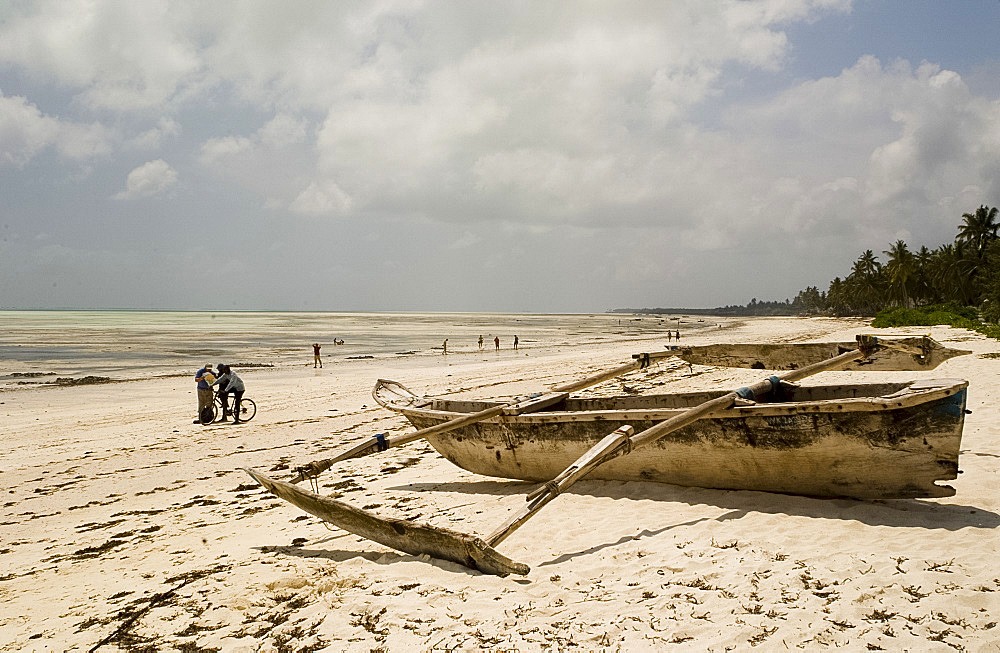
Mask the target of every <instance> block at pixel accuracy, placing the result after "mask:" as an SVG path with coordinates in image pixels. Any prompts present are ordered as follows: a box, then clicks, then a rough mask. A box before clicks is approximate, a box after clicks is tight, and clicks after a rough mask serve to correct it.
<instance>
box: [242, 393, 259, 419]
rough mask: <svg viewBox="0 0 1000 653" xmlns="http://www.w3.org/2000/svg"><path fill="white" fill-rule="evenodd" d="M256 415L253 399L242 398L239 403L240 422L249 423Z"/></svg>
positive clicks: (255, 405)
mask: <svg viewBox="0 0 1000 653" xmlns="http://www.w3.org/2000/svg"><path fill="white" fill-rule="evenodd" d="M256 414H257V404H255V403H254V402H253V399H247V398H246V397H244V398H243V399H242V400H241V401H240V421H241V422H249V421H250V420H252V419H253V416H254V415H256Z"/></svg>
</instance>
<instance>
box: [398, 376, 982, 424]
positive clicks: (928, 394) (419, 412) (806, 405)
mask: <svg viewBox="0 0 1000 653" xmlns="http://www.w3.org/2000/svg"><path fill="white" fill-rule="evenodd" d="M914 384H919V385H918V387H916V388H914V387H913V385H914ZM928 384H935V385H930V386H929V387H928ZM837 385H840V386H845V387H847V386H852V387H856V386H857V385H860V384H837ZM837 385H833V386H817V387H837ZM871 385H885V384H881V383H874V384H871ZM968 385H969V382H968V381H965V380H962V379H927V380H924V379H917V380H914V381H912V382H911V383H910V385H907V386H906V387H904V388H903V389H902V390H899V391H897V392H895V393H893V394H891V395H879V396H867V397H866V396H862V397H844V398H839V399H816V400H811V401H786V402H773V403H770V402H760V403H756V404H752V405H746V406H742V405H741V406H733V407H731V408H729V409H728V410H727V411H726V414H724V415H715V416H713V417H712V418H711V419H730V418H740V417H774V416H789V415H803V414H817V413H826V414H843V413H852V412H854V413H872V412H883V411H890V410H899V409H905V408H910V407H913V406H919V405H921V404H925V403H928V402H932V401H935V400H938V399H944V398H946V397H950V396H952V395H954V394H957V393H958V392H960V391H962V390H964V389H966V388H967V387H968ZM676 394H684V393H676ZM676 394H674V395H647V396H646V398H649V399H652V398H655V397H657V396H664V397H669V396H676ZM691 394H697V392H693V393H691ZM423 399H424V400H426V401H428V402H432V401H433V400H434V399H442V398H441V397H423ZM607 399H612V400H613V399H614V397H607ZM446 401H466V402H468V403H470V404H479V407H478V409H479V410H482V409H485V408H489V407H490V406H496V405H502V404H503V402H499V401H482V400H446ZM425 406H426V404H425ZM386 407H387V408H389V409H390V410H393V411H396V412H398V413H400V414H402V415H404V416H410V415H414V416H417V417H423V418H435V419H441V420H449V419H454V418H456V417H460V416H462V415H467V414H470V413H471V412H473V410H472V409H470V410H469V411H456V410H441V409H435V408H429V407H416V406H413V405H405V406H401V405H394V404H392V403H389V404H387V405H386ZM684 410H686V409H685V408H684V407H673V408H658V407H655V406H650V407H647V408H627V409H613V408H612V409H602V410H586V411H566V410H557V411H538V412H533V413H526V414H522V415H513V416H511V415H501V416H497V417H492V418H489V419H485V420H483V422H487V423H499V422H505V423H510V422H521V423H525V424H530V423H546V422H553V421H566V422H572V421H592V420H594V421H598V420H601V421H603V420H609V421H610V420H619V421H628V420H640V421H649V420H650V419H653V420H660V419H667V418H668V417H670V416H671V415H675V414H677V413H679V412H683V411H684Z"/></svg>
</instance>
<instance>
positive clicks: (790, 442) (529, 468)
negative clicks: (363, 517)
mask: <svg viewBox="0 0 1000 653" xmlns="http://www.w3.org/2000/svg"><path fill="white" fill-rule="evenodd" d="M967 386H968V382H966V381H961V380H955V379H936V380H921V381H909V382H898V383H867V384H845V385H819V386H792V385H785V384H782V385H781V386H780V391H779V392H776V393H771V395H770V396H768V397H767V398H766V399H765V400H763V401H758V402H755V403H753V404H752V405H745V406H734V407H732V408H730V409H729V410H728V411H726V412H725V413H724V414H722V415H718V416H714V417H710V418H706V419H702V420H699V421H697V422H694V423H692V424H689V425H688V426H686V427H684V428H682V429H680V430H678V431H675V432H673V433H671V434H669V435H667V436H666V437H663V438H661V439H659V440H658V441H656V442H654V443H652V444H650V445H648V446H647V447H645V448H644V449H643V451H642V452H641V453H638V454H637V455H633V456H621V457H619V458H617V459H615V460H612V461H609V462H607V463H606V464H604V465H602V466H601V467H599V468H598V469H596V470H595V471H593V472H592V473H591V474H590V477H591V478H595V479H605V480H617V481H652V482H659V483H672V484H675V485H682V486H696V487H704V488H719V489H740V490H760V491H766V492H779V493H787V494H801V495H807V496H819V497H853V498H857V499H899V498H914V497H946V496H952V495H954V493H955V490H954V489H953V488H951V487H950V486H947V485H937V483H936V482H937V481H946V480H951V479H954V478H956V477H957V475H958V454H959V449H960V445H961V440H962V426H963V423H964V419H965V406H966V388H967ZM373 394H374V396H375V398H376V400H377V401H378V402H379V403H380V404H381V405H382V406H384V407H385V408H388V409H390V410H393V411H396V412H398V413H401V414H402V415H404V416H406V418H407V419H408V420H409V421H410V422H411V423H412V424H413V425H414V426H415V427H417V428H418V429H426V428H427V427H430V426H434V425H436V424H442V423H445V422H449V421H451V420H454V419H456V418H459V417H461V416H463V415H466V414H469V413H476V412H479V411H482V410H485V409H487V408H489V407H491V406H495V405H498V402H490V401H466V400H455V399H446V398H435V397H421V396H418V395H416V394H414V393H412V392H410V391H409V390H407V389H406V388H405V387H404V386H402V385H400V384H398V383H396V382H393V381H384V380H383V381H380V382H379V383H378V384H377V386H376V388H375V391H374V393H373ZM722 394H724V393H723V392H721V391H719V392H685V393H677V394H669V395H652V396H615V397H608V398H588V399H584V398H572V397H571V398H567V399H564V400H563V401H561V402H559V403H557V404H555V405H552V406H550V407H548V408H546V409H545V410H542V411H538V412H532V413H528V414H521V415H504V414H501V415H498V416H496V417H493V418H490V419H486V420H482V421H478V422H475V423H473V424H470V425H468V426H465V427H462V428H459V429H455V430H452V431H449V432H446V433H441V434H437V435H433V434H432V435H429V436H427V438H426V439H427V441H428V442H429V443H430V444H431V446H432V447H434V449H436V450H437V451H438V452H439V453H440V454H441V455H442V456H444V457H445V458H446V459H448V460H449V461H450V462H452V463H454V464H455V465H457V466H459V467H461V468H462V469H465V470H468V471H470V472H474V473H476V474H482V475H485V476H495V477H502V478H510V479H521V480H527V481H547V480H549V479H551V478H553V477H555V476H556V475H557V474H559V472H561V471H562V470H563V469H565V468H566V467H567V466H569V465H571V464H572V463H573V461H574V460H576V459H577V458H579V457H580V456H581V455H583V454H584V453H585V452H586V451H587V450H588V449H590V448H591V447H592V446H594V445H595V444H597V442H599V441H600V440H601V439H602V438H603V437H604V436H606V435H607V434H608V433H610V432H612V431H614V430H615V429H617V428H619V427H621V426H624V425H630V426H632V427H633V428H634V429H635V430H636V431H641V430H644V429H646V428H649V427H651V426H652V425H654V424H657V423H659V422H662V421H664V420H667V419H670V418H671V417H673V416H674V415H678V414H680V413H682V412H684V411H685V410H687V409H690V408H691V407H693V406H697V405H699V404H702V403H704V402H706V401H709V400H711V399H714V398H716V397H717V396H721V395H722Z"/></svg>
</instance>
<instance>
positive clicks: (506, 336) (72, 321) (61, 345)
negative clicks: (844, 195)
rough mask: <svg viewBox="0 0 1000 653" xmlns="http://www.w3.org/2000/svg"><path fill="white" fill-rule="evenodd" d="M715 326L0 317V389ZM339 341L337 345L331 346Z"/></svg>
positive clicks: (497, 317) (414, 318)
mask: <svg viewBox="0 0 1000 653" xmlns="http://www.w3.org/2000/svg"><path fill="white" fill-rule="evenodd" d="M719 321H720V319H719V318H698V317H686V316H652V315H643V316H638V315H626V314H617V313H615V314H611V313H598V314H573V315H543V314H500V313H496V314H494V313H338V312H329V313H327V312H308V313H298V312H242V311H239V312H236V311H233V312H229V311H225V312H196V311H111V310H100V311H79V310H60V311H36V310H29V311H0V388H4V387H6V388H15V387H24V386H26V385H35V384H39V383H51V382H54V381H55V380H56V378H60V377H61V378H81V377H84V376H100V377H108V378H111V379H136V378H143V377H148V376H165V375H172V374H191V373H193V372H194V370H196V369H198V368H199V367H200V366H201V365H202V364H204V363H207V362H212V363H213V364H214V363H219V362H225V363H229V364H234V365H237V366H238V365H240V364H244V365H273V366H279V367H280V366H285V365H305V364H309V363H311V362H312V348H311V346H310V345H311V343H313V342H318V343H320V344H321V345H322V346H323V350H322V354H323V361H324V364H334V365H335V364H337V363H338V361H347V360H350V359H351V358H352V357H374V358H399V357H404V356H429V355H440V353H441V344H442V342H443V341H444V339H445V338H448V351H449V353H454V354H461V353H466V352H475V351H478V344H477V341H478V338H479V336H480V335H482V336H483V339H484V350H485V351H494V346H493V338H494V337H495V336H498V337H499V338H500V344H501V347H502V348H503V349H504V350H508V349H510V348H511V346H512V344H513V339H514V336H515V335H517V336H518V338H519V340H520V345H521V346H522V347H525V348H530V347H531V346H532V345H533V344H536V343H539V344H543V345H545V346H559V345H562V344H567V345H568V344H575V345H579V344H587V343H600V342H601V341H602V340H611V339H614V340H620V339H622V337H623V336H624V337H628V336H633V335H634V336H649V335H655V334H657V333H662V334H664V336H665V334H666V330H667V329H670V330H675V329H678V328H679V329H680V330H681V331H682V333H683V332H690V331H692V330H693V329H701V328H707V327H715V326H716V325H717V324H718V322H719ZM335 340H343V342H344V344H343V345H335V344H334V341H335Z"/></svg>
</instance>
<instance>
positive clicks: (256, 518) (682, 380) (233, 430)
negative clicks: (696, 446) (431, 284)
mask: <svg viewBox="0 0 1000 653" xmlns="http://www.w3.org/2000/svg"><path fill="white" fill-rule="evenodd" d="M741 322H742V323H741V324H739V325H733V326H732V328H729V329H725V330H722V331H713V332H704V333H702V334H700V335H697V336H695V335H693V336H692V337H691V338H690V339H686V340H687V341H688V342H690V344H707V343H708V342H721V341H724V342H741V341H759V342H789V341H810V340H811V341H831V340H850V339H853V336H854V334H855V333H856V332H860V331H868V332H878V333H884V334H887V335H889V334H898V335H904V334H905V335H924V334H925V333H927V332H928V331H930V332H931V335H932V336H933V337H934V338H935V339H937V340H938V341H940V342H942V343H947V344H951V345H952V346H960V347H961V348H965V349H972V350H973V351H974V352H975V353H974V354H972V355H970V356H964V357H959V358H956V359H952V360H950V361H947V362H946V363H944V364H943V365H942V366H941V367H939V368H938V369H937V370H932V371H928V372H916V373H900V372H889V373H877V372H830V373H824V374H823V375H822V378H821V379H820V378H817V380H816V382H817V383H819V382H824V383H831V382H832V383H835V382H845V383H849V382H858V383H861V382H865V381H868V380H872V379H881V378H886V375H888V378H893V379H901V378H904V377H915V378H933V377H958V378H966V379H968V380H969V381H970V382H971V384H970V387H969V406H968V407H969V409H970V410H972V413H971V414H970V415H968V416H967V418H966V427H965V433H964V438H963V447H962V448H963V453H962V457H961V459H960V465H961V468H962V469H963V471H964V473H963V474H961V475H960V476H959V478H958V479H957V480H956V481H953V482H951V484H952V485H953V486H954V487H955V488H956V489H957V491H958V492H957V494H956V495H955V496H954V497H949V498H944V499H932V500H931V499H929V500H906V501H889V502H871V503H865V502H858V501H850V500H821V499H810V498H807V497H798V496H786V495H776V494H767V493H759V492H746V491H719V490H704V489H699V488H682V487H678V486H671V485H659V484H652V483H620V482H606V481H592V480H586V479H585V480H583V481H580V483H578V484H577V485H575V486H574V487H573V489H572V490H571V491H570V492H568V493H567V494H566V495H565V496H561V497H560V498H559V499H558V500H557V501H558V505H554V506H552V507H550V508H549V509H547V510H546V511H543V512H542V513H541V514H539V516H538V517H536V518H535V519H534V520H532V522H531V524H530V525H526V526H525V528H523V529H521V530H519V531H518V532H517V533H515V534H514V535H512V536H511V538H510V539H509V540H507V541H505V542H504V543H503V545H502V546H501V547H500V548H501V551H502V552H503V553H504V554H505V555H508V556H510V557H512V558H514V559H516V560H519V561H524V562H527V563H528V564H530V565H531V567H532V570H531V572H530V573H529V575H528V576H526V577H524V578H512V577H508V578H505V579H502V578H497V577H490V576H483V575H479V574H476V573H474V572H470V571H468V570H466V569H464V568H462V567H459V566H457V565H454V564H451V563H445V562H440V561H435V560H422V559H419V558H416V557H414V556H408V555H405V554H401V553H398V552H396V551H393V550H391V549H386V548H384V547H382V546H380V545H378V544H375V543H373V542H370V541H367V540H361V539H360V538H357V537H355V536H353V535H349V534H346V533H344V532H343V531H337V530H328V529H326V528H325V527H324V526H323V524H321V523H320V522H319V521H318V520H316V519H315V518H312V517H310V516H308V515H306V514H305V513H302V512H300V511H298V510H296V509H295V508H293V507H291V506H289V505H288V504H286V503H284V502H282V501H279V500H277V499H275V498H274V497H272V496H271V495H269V494H267V493H266V492H264V491H262V490H261V488H259V487H258V486H257V485H256V484H255V483H253V481H252V480H251V479H250V478H249V477H248V476H247V475H246V474H245V473H244V472H243V471H241V468H243V467H256V468H259V469H261V470H262V471H265V472H266V473H268V474H270V475H274V476H278V477H280V476H281V475H282V474H286V473H287V471H288V469H289V468H291V467H294V466H295V465H299V464H303V463H305V462H308V461H310V460H315V459H319V458H323V457H328V456H329V455H330V453H331V452H334V451H338V450H340V449H342V448H343V447H345V446H348V445H350V444H352V443H355V442H358V441H360V440H362V439H365V438H369V437H371V436H372V435H373V434H374V433H379V432H384V433H389V434H399V433H405V432H410V431H411V430H412V429H411V427H409V426H408V425H407V424H406V423H405V421H404V420H403V419H402V418H398V417H396V416H395V415H394V414H391V413H389V411H386V410H384V409H382V408H381V407H379V406H377V405H376V404H375V403H374V402H373V401H372V399H371V397H370V395H369V393H370V390H371V387H372V385H373V384H374V380H375V379H376V378H394V379H396V380H398V381H401V382H404V383H405V384H406V385H408V386H409V387H411V388H413V389H414V390H419V391H421V392H427V393H428V394H436V395H450V396H456V397H470V398H471V397H475V398H487V397H509V396H514V395H523V394H528V393H531V392H538V391H541V390H544V389H546V388H547V387H551V386H552V385H556V384H559V383H564V382H567V381H570V380H573V379H576V378H581V377H583V376H587V375H589V374H591V373H594V372H595V371H598V370H602V369H607V368H609V367H612V366H615V365H617V364H620V363H622V362H626V361H627V360H629V359H630V357H631V354H632V353H637V352H638V351H641V350H647V351H649V350H650V349H651V348H652V347H653V345H656V350H659V348H660V346H662V345H661V343H660V340H659V338H658V337H657V336H652V335H651V336H649V338H644V339H621V340H616V341H613V342H608V343H583V344H569V345H567V344H559V345H557V346H552V347H543V346H538V347H534V348H527V349H525V350H524V351H523V352H522V351H519V352H517V355H514V352H511V351H510V350H505V351H504V352H502V354H503V355H502V356H501V357H500V358H494V357H491V356H485V355H484V356H480V355H478V354H480V353H481V352H478V351H474V352H469V353H468V354H461V355H459V354H455V355H453V354H452V352H451V346H449V354H448V355H447V356H442V355H440V354H438V355H437V356H436V357H435V356H433V355H428V356H422V357H407V356H403V357H400V358H397V359H367V360H353V361H350V362H349V363H344V364H340V365H335V366H327V367H324V368H323V369H316V370H313V369H312V368H309V367H308V366H307V365H306V363H305V358H303V364H302V365H295V366H282V367H276V368H269V369H262V370H249V371H248V372H249V373H248V374H247V375H246V376H245V377H244V378H245V381H246V383H247V396H249V397H251V398H253V399H254V400H255V401H256V402H257V404H258V414H257V416H256V417H255V418H254V420H253V421H252V422H249V423H247V424H243V425H238V426H233V425H212V426H209V427H202V426H200V425H193V424H191V417H192V416H193V413H194V412H195V404H196V401H195V395H194V383H193V382H191V380H190V379H188V378H186V377H187V376H188V375H182V376H177V377H171V378H154V379H142V380H140V381H138V382H135V383H118V384H99V385H82V386H75V387H72V388H65V387H50V388H35V389H31V390H27V391H8V392H3V393H0V415H3V416H4V420H5V444H7V447H5V448H4V450H3V451H0V480H2V482H3V485H4V487H5V488H6V489H7V493H6V495H5V496H6V497H7V498H6V499H5V500H4V502H3V507H2V511H0V599H2V600H3V605H4V607H3V608H2V609H0V642H6V644H0V650H2V651H8V650H9V651H14V650H53V649H58V650H89V649H90V648H91V647H93V646H94V645H95V644H97V643H99V642H101V641H102V640H104V639H105V638H107V637H109V636H112V639H113V641H109V642H108V643H107V644H106V645H105V646H103V647H102V648H101V649H100V650H115V648H116V647H117V648H119V649H128V648H135V647H139V646H155V647H158V648H164V649H169V648H173V647H180V646H186V647H195V646H197V647H201V648H221V649H223V650H227V651H229V650H236V651H243V650H246V651H252V650H259V649H261V648H265V649H268V648H279V647H291V648H293V649H299V648H309V649H311V650H323V649H326V650H331V651H334V650H351V651H355V650H357V651H370V650H372V649H377V648H380V647H381V648H384V649H387V650H432V649H434V648H435V647H437V648H439V649H443V648H447V649H450V650H470V651H471V650H481V649H484V648H485V649H496V648H509V649H518V650H543V649H551V648H555V647H559V648H568V647H571V646H575V647H579V648H580V650H600V649H608V650H616V649H617V648H621V649H622V650H662V649H664V648H670V646H669V645H671V644H682V647H681V648H680V649H679V650H688V649H691V648H695V649H697V650H717V651H723V650H726V649H727V648H732V647H736V648H737V649H746V648H749V647H755V646H760V647H761V650H773V649H775V648H779V649H784V648H785V647H786V646H787V647H788V648H795V647H799V648H807V649H808V648H812V647H815V646H817V645H826V646H846V647H849V648H852V649H865V648H868V649H872V647H878V648H882V649H885V650H899V649H912V650H942V651H947V650H952V649H953V648H954V647H955V646H962V647H965V648H967V649H969V650H984V651H985V650H993V649H991V648H990V647H991V646H994V644H995V643H996V642H998V641H1000V626H997V625H996V623H994V622H995V621H996V615H997V614H1000V579H997V574H996V572H995V560H996V559H997V555H998V554H1000V544H998V540H1000V538H997V532H998V529H1000V498H998V497H997V496H996V492H995V488H996V487H997V484H998V481H1000V436H998V435H997V433H996V430H995V427H994V426H993V425H994V424H995V423H996V422H997V421H998V419H1000V408H998V407H997V406H996V405H995V398H994V392H995V391H994V390H993V389H994V388H995V387H997V386H998V385H1000V362H998V361H996V360H994V359H990V358H982V357H981V355H983V354H996V353H998V352H1000V343H998V342H997V341H990V340H987V339H985V338H984V337H982V336H980V335H979V334H974V333H971V332H966V331H961V330H957V329H950V328H947V327H933V328H932V329H927V328H923V327H921V328H912V329H881V330H875V329H870V328H864V327H861V325H860V324H859V323H860V321H858V320H838V319H834V318H791V319H789V318H751V319H748V320H742V321H741ZM720 334H721V335H720ZM682 342H684V341H682ZM662 344H666V343H662ZM449 345H451V343H449ZM489 353H490V354H492V353H493V352H489ZM521 354H528V355H521ZM759 374H760V373H759V371H755V370H735V369H728V368H715V367H699V368H697V369H695V370H694V373H688V371H687V366H686V365H685V366H684V369H682V370H681V369H678V370H675V369H672V368H670V367H669V366H666V365H661V366H657V367H653V368H648V369H647V370H644V371H641V372H636V373H632V375H630V376H628V377H625V378H623V379H621V380H618V381H609V382H606V384H605V385H602V386H600V387H601V388H602V389H603V390H604V391H608V392H618V391H620V388H621V386H622V385H624V384H628V385H629V386H630V387H645V386H653V385H656V386H659V387H660V388H661V390H657V392H660V391H663V392H671V391H674V390H678V391H680V390H701V389H706V388H717V387H720V386H722V387H726V388H731V387H738V386H739V385H742V384H744V383H745V382H746V381H748V380H754V379H756V378H757V377H758V376H759ZM901 375H902V376H901ZM533 487H534V485H533V484H529V483H522V482H515V481H508V480H504V479H496V478H490V477H483V476H477V475H474V474H471V473H468V472H464V471H463V470H460V469H458V468H456V467H454V466H452V465H450V464H449V463H447V462H446V461H445V460H444V459H442V458H441V457H440V456H439V455H438V454H437V453H436V452H434V451H433V450H432V449H431V448H430V447H429V446H428V445H427V444H426V443H424V442H422V441H418V442H413V443H411V444H409V445H406V446H404V447H401V448H399V449H392V450H390V451H387V452H384V453H382V454H380V455H377V456H370V457H367V458H361V459H355V460H349V461H344V462H343V463H342V464H340V465H338V466H337V468H336V469H335V470H331V471H330V472H327V473H326V474H324V475H323V476H322V477H321V478H320V489H321V491H322V492H323V493H327V494H330V493H332V494H335V495H340V496H341V497H342V500H344V501H346V502H348V503H350V504H352V505H356V506H358V507H362V508H366V509H368V510H370V511H372V512H375V513H377V514H380V515H383V516H393V517H399V518H408V519H413V520H415V521H418V522H429V523H432V524H435V525H438V526H446V527H449V528H453V529H456V530H460V531H463V532H470V533H478V534H482V533H486V532H489V531H490V530H491V529H492V528H493V527H495V526H497V525H498V524H499V523H501V522H502V521H503V519H504V518H505V516H506V515H507V514H509V513H510V512H511V511H512V510H516V509H517V508H518V507H520V506H521V505H523V503H524V500H523V496H524V494H525V493H526V492H527V491H528V490H530V489H531V488H533ZM132 616H135V617H136V618H135V619H134V620H133V621H132V622H129V619H130V618H131V617H132ZM685 647H688V648H687V649H685Z"/></svg>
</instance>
